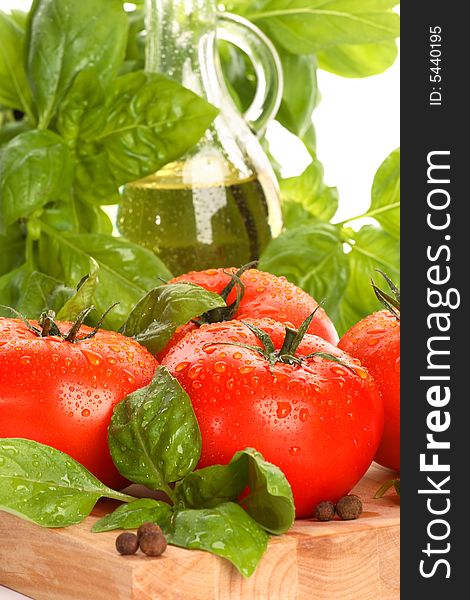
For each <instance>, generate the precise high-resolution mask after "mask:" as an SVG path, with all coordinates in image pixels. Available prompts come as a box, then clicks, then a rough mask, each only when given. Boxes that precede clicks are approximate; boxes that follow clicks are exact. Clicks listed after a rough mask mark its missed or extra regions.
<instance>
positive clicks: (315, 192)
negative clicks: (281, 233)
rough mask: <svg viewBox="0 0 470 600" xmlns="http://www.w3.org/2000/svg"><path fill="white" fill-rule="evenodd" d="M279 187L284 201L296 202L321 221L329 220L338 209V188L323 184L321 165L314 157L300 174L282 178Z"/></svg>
mask: <svg viewBox="0 0 470 600" xmlns="http://www.w3.org/2000/svg"><path fill="white" fill-rule="evenodd" d="M280 187H281V197H282V200H283V202H284V203H286V202H288V203H292V202H295V203H298V204H300V205H301V206H302V208H304V209H305V210H306V211H307V213H308V214H309V215H311V216H314V217H316V218H318V219H320V220H322V221H330V220H331V219H332V218H333V217H334V215H335V213H336V211H337V210H338V202H339V197H338V190H337V189H336V188H334V187H329V186H327V185H325V183H324V181H323V166H322V164H321V163H320V161H318V160H317V159H316V158H315V157H312V162H311V163H310V165H309V166H308V167H307V168H306V169H305V171H304V172H303V173H302V175H300V176H298V177H291V178H289V179H282V180H281V181H280ZM287 220H288V221H291V220H292V219H289V218H288V219H287ZM304 222H305V221H304ZM300 223H301V221H299V222H298V223H296V224H300Z"/></svg>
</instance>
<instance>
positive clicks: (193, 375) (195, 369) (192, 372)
mask: <svg viewBox="0 0 470 600" xmlns="http://www.w3.org/2000/svg"><path fill="white" fill-rule="evenodd" d="M201 371H202V367H201V365H193V366H192V367H191V368H190V369H189V371H188V377H189V378H190V379H197V376H198V375H199V373H200V372H201Z"/></svg>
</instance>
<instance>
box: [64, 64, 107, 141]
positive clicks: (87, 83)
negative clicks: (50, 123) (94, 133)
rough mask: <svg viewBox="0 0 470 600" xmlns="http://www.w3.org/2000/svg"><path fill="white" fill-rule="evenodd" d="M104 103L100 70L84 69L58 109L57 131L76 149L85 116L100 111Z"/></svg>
mask: <svg viewBox="0 0 470 600" xmlns="http://www.w3.org/2000/svg"><path fill="white" fill-rule="evenodd" d="M104 101H105V93H104V89H103V86H102V84H101V82H100V77H99V72H98V70H97V69H96V68H95V67H87V68H86V69H83V71H80V73H78V75H77V76H76V77H75V79H74V80H73V83H72V84H71V86H70V89H69V90H68V92H67V94H66V95H65V97H64V99H63V101H62V102H61V103H60V105H59V107H58V112H57V119H56V127H57V131H58V132H59V133H60V135H61V136H62V137H63V138H64V139H66V140H67V141H68V142H69V143H70V142H71V143H72V146H73V147H75V145H76V143H77V138H78V136H79V135H80V128H81V127H82V120H83V118H84V116H85V114H86V113H87V112H88V111H91V110H99V109H100V108H101V107H102V105H103V103H104Z"/></svg>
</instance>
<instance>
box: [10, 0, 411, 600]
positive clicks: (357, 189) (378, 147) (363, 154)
mask: <svg viewBox="0 0 470 600" xmlns="http://www.w3.org/2000/svg"><path fill="white" fill-rule="evenodd" d="M71 1H75V0H71ZM76 1H79V0H76ZM30 3H31V2H30V0H0V7H1V9H2V10H4V11H7V10H9V9H10V8H22V9H25V10H27V9H28V7H29V5H30ZM0 43H1V40H0ZM318 83H319V88H320V91H321V95H322V102H321V104H320V106H319V107H318V108H317V110H316V111H315V115H314V123H315V127H316V131H317V150H318V158H319V160H320V161H321V162H322V163H323V165H324V167H325V181H326V183H327V184H328V185H335V186H337V187H338V189H339V194H340V208H339V211H338V214H337V216H336V219H335V220H337V221H343V220H344V219H346V218H348V217H352V216H355V215H358V214H361V213H363V212H365V211H366V210H367V207H368V205H369V202H370V188H371V185H372V179H373V177H374V174H375V172H376V170H377V168H378V167H379V166H380V164H381V163H382V161H383V160H384V159H385V158H386V156H387V155H388V154H389V153H390V152H391V151H392V150H394V149H395V148H397V147H398V146H399V145H400V138H399V118H400V115H399V62H398V61H397V62H396V63H395V64H394V65H393V67H391V68H390V69H388V71H386V72H385V73H383V74H381V75H376V76H374V77H368V78H366V79H344V78H342V77H337V76H335V75H331V74H330V73H326V72H324V71H320V73H319V75H318ZM269 139H270V141H271V143H272V144H273V150H274V152H275V154H277V155H279V157H280V158H282V162H283V164H284V165H285V170H284V173H283V174H284V175H285V176H292V175H297V174H299V173H301V172H302V171H303V169H304V168H305V167H306V166H307V164H308V162H309V158H308V155H307V153H306V152H305V151H304V150H303V148H302V146H300V147H299V145H298V144H297V143H296V141H295V140H289V142H286V140H285V138H284V136H283V137H282V142H281V137H280V135H279V132H278V131H277V130H276V129H275V128H274V129H271V131H270V133H269ZM0 518H1V513H0ZM0 569H1V566H0ZM0 581H1V571H0ZM18 598H23V596H21V595H19V594H16V593H15V592H12V591H10V590H7V589H6V588H2V587H1V586H0V600H14V599H18Z"/></svg>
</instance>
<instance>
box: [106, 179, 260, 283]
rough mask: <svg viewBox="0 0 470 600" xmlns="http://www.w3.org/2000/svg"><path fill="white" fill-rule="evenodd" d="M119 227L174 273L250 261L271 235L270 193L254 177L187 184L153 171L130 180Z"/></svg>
mask: <svg viewBox="0 0 470 600" xmlns="http://www.w3.org/2000/svg"><path fill="white" fill-rule="evenodd" d="M117 226H118V229H119V232H120V233H121V235H123V236H124V237H126V238H127V239H128V240H130V241H131V242H135V243H137V244H140V245H142V246H144V247H145V248H148V249H149V250H151V251H153V252H155V254H157V255H158V256H159V258H161V260H162V261H163V262H164V263H165V264H166V265H167V267H168V268H169V269H170V271H171V272H172V273H173V274H174V275H179V274H181V273H185V272H188V271H190V270H200V269H206V268H213V267H229V266H239V265H243V264H246V263H248V262H250V261H252V260H256V259H257V258H259V255H260V253H261V252H262V250H263V249H264V248H265V247H266V245H267V243H268V242H269V240H270V239H271V230H270V226H269V223H268V202H267V198H266V195H265V192H264V188H263V186H262V185H261V183H260V182H259V180H258V178H257V177H255V176H252V177H249V178H245V179H236V178H233V180H232V181H231V180H230V179H228V180H227V181H224V182H221V183H210V184H194V183H192V184H191V185H185V184H184V183H182V182H178V181H177V182H175V181H174V180H171V178H165V177H162V176H159V175H158V174H156V175H151V176H150V177H147V178H145V179H142V180H140V181H137V182H135V183H132V184H128V185H126V187H125V189H124V191H123V194H122V198H121V203H120V206H119V211H118V219H117Z"/></svg>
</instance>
